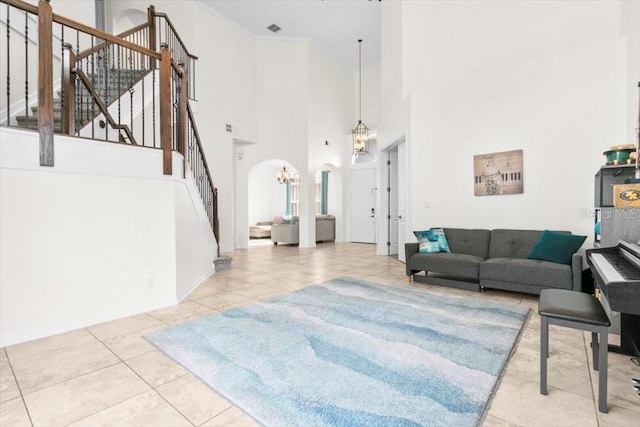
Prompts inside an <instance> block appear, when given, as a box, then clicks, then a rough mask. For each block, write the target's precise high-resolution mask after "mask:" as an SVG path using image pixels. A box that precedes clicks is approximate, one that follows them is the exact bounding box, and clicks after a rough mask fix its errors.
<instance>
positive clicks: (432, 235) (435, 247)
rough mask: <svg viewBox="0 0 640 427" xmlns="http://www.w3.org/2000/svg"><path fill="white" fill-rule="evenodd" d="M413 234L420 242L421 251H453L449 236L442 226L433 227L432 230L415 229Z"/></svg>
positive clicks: (428, 252) (427, 252) (429, 252)
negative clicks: (448, 239) (450, 247)
mask: <svg viewBox="0 0 640 427" xmlns="http://www.w3.org/2000/svg"><path fill="white" fill-rule="evenodd" d="M413 234H414V235H415V236H416V238H417V239H418V242H419V243H420V249H419V252H420V253H423V254H425V253H426V254H432V253H438V252H451V250H450V249H449V243H448V242H447V237H446V236H445V235H444V230H443V229H442V228H432V229H430V230H422V231H414V232H413Z"/></svg>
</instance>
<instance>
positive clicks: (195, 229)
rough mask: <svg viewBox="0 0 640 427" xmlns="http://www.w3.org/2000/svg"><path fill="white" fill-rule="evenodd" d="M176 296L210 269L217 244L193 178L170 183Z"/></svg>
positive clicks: (179, 296) (184, 291)
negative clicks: (173, 193)
mask: <svg viewBox="0 0 640 427" xmlns="http://www.w3.org/2000/svg"><path fill="white" fill-rule="evenodd" d="M174 192H175V239H176V252H175V256H176V260H175V264H176V291H175V292H176V298H177V300H181V299H183V298H184V297H186V296H187V295H188V294H189V293H190V292H191V291H192V290H194V289H195V288H196V287H197V286H198V285H199V284H200V283H202V281H204V280H205V279H206V278H207V277H209V276H210V275H211V274H213V272H214V266H213V260H214V259H215V258H216V257H217V245H216V241H215V236H214V235H213V230H212V229H211V225H210V224H209V221H208V218H207V216H206V212H205V211H204V206H203V205H202V201H201V200H200V199H199V194H198V189H197V187H196V186H195V182H194V181H193V180H185V181H182V182H176V183H175V184H174Z"/></svg>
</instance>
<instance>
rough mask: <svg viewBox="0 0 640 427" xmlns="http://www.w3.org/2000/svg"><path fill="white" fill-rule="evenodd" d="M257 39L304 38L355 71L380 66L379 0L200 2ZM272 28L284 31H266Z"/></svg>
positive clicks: (211, 0)
mask: <svg viewBox="0 0 640 427" xmlns="http://www.w3.org/2000/svg"><path fill="white" fill-rule="evenodd" d="M200 1H203V2H205V3H206V4H207V5H208V6H210V7H212V8H213V9H215V10H216V11H218V12H219V13H220V14H222V15H224V16H226V17H227V18H229V19H230V20H232V21H234V22H236V23H237V24H238V25H240V26H241V27H244V28H246V29H247V30H249V31H250V32H252V33H254V34H255V35H257V36H272V37H276V38H277V37H282V38H283V39H286V38H298V39H299V38H303V39H307V40H309V41H310V42H311V43H314V44H316V45H318V46H320V47H321V48H323V49H324V50H325V51H327V52H329V53H331V54H332V55H334V56H335V57H336V58H337V59H338V60H339V61H341V62H343V63H344V64H345V65H347V66H348V67H350V68H351V69H354V70H356V69H357V68H358V39H362V40H363V42H362V64H363V66H366V65H374V64H378V63H379V62H380V6H381V4H380V2H379V1H377V0H373V1H371V0H200ZM271 24H276V25H278V26H279V27H281V28H282V29H281V30H280V31H278V32H277V33H275V34H274V33H272V32H271V31H269V30H268V29H267V27H268V26H269V25H271Z"/></svg>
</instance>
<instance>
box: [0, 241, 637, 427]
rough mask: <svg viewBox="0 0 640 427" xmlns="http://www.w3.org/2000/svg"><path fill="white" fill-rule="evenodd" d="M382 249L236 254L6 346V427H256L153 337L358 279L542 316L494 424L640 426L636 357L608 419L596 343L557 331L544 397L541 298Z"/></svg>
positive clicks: (0, 361)
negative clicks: (465, 281)
mask: <svg viewBox="0 0 640 427" xmlns="http://www.w3.org/2000/svg"><path fill="white" fill-rule="evenodd" d="M374 252H375V248H374V246H373V245H362V244H347V243H345V244H334V243H323V244H319V245H318V247H317V248H315V249H305V248H298V247H295V246H286V245H279V246H272V245H260V246H256V247H251V248H250V249H248V250H243V251H236V252H234V253H232V254H230V255H232V256H233V263H232V266H233V267H232V269H231V270H229V271H225V272H220V273H216V274H214V275H213V276H212V277H210V278H209V279H207V280H206V281H205V282H204V283H202V284H201V285H200V286H199V287H198V288H197V289H195V290H194V291H193V292H192V293H191V295H190V296H189V297H188V298H187V299H185V300H184V301H183V302H182V303H180V304H178V305H176V306H173V307H169V308H165V309H161V310H157V311H153V312H149V313H144V314H139V315H135V316H131V317H127V318H124V319H119V320H114V321H112V322H108V323H104V324H100V325H94V326H90V327H88V328H85V329H80V330H76V331H71V332H68V333H65V334H60V335H56V336H52V337H48V338H43V339H40V340H36V341H32V342H27V343H24V344H18V345H14V346H10V347H7V348H3V349H0V425H1V426H7V427H16V426H30V425H34V426H53V425H73V426H98V425H110V426H113V425H117V426H125V425H130V426H142V425H158V426H253V425H256V422H255V421H253V420H252V419H251V418H250V417H248V416H247V415H245V414H243V412H242V411H241V410H240V409H239V408H237V407H235V406H234V405H232V404H231V403H230V402H228V401H227V400H225V399H224V398H223V397H222V396H220V395H219V394H217V393H216V392H214V391H213V390H211V389H209V388H208V387H207V386H206V385H204V384H203V383H202V382H200V381H199V380H198V379H197V378H196V377H194V376H193V375H191V374H190V373H189V372H187V371H185V370H184V369H183V368H182V367H180V366H179V365H177V364H176V363H174V362H173V361H171V360H169V359H168V358H167V357H165V356H164V355H163V354H162V353H160V352H159V351H157V350H155V348H154V347H153V346H152V345H150V344H149V343H147V342H146V341H145V340H144V338H142V336H143V335H144V334H146V333H148V332H151V331H154V330H156V329H158V328H163V327H165V326H167V325H172V324H177V323H181V322H186V321H188V320H191V319H194V318H197V317H200V316H206V315H209V314H212V313H216V312H219V311H222V310H226V309H228V308H231V307H236V306H239V305H243V304H250V303H252V302H256V301H259V300H263V299H267V298H270V297H273V296H275V295H279V294H283V293H286V292H290V291H292V290H295V289H299V288H302V287H305V286H307V285H309V284H312V283H318V282H322V281H324V280H327V279H331V278H333V277H339V276H352V277H358V278H362V279H368V280H372V281H377V282H380V283H390V284H395V285H398V286H418V287H422V288H427V289H431V290H433V291H436V292H441V293H445V294H465V295H470V296H472V297H475V298H491V299H496V300H500V301H505V302H509V303H513V304H524V305H527V306H529V307H531V308H533V309H534V313H533V314H532V316H531V318H530V319H529V322H528V323H527V325H526V328H525V330H524V332H523V335H522V338H521V340H520V342H519V344H518V347H517V350H516V352H515V353H514V355H513V357H512V358H511V361H510V362H509V365H508V366H507V368H506V371H505V375H504V377H503V378H502V381H501V383H500V385H499V387H498V389H497V392H496V394H495V396H494V398H493V401H492V402H491V406H490V409H489V411H488V414H487V416H486V418H485V420H484V425H485V426H597V425H600V426H630V427H640V398H638V397H637V396H636V395H635V394H634V393H633V390H632V389H631V383H630V378H631V377H632V376H633V377H636V378H637V377H640V368H638V367H637V366H635V365H633V364H632V363H631V362H630V360H629V357H627V356H621V355H618V354H614V353H610V354H609V413H608V414H601V413H599V412H598V411H597V409H596V406H597V405H596V402H597V399H596V396H595V393H596V392H595V391H594V390H597V375H595V376H594V372H593V371H592V370H590V369H589V363H590V360H589V357H590V351H589V350H590V347H589V341H588V340H589V339H590V338H589V337H590V336H589V335H586V334H585V333H581V332H579V331H574V330H569V329H562V328H557V327H553V328H552V330H551V332H550V354H551V357H550V359H549V394H548V395H547V396H542V395H540V393H539V383H538V374H539V359H538V355H539V349H538V342H539V326H540V319H539V317H538V316H537V314H535V308H536V307H537V297H535V296H531V295H523V294H518V293H509V292H499V291H486V292H482V293H478V292H466V291H460V290H455V289H450V288H445V287H438V286H429V285H421V284H412V285H409V284H408V283H407V280H406V277H405V274H404V264H402V263H400V262H398V261H397V260H396V259H394V258H391V257H383V256H375V255H374ZM355 259H357V260H358V263H357V266H354V265H353V264H354V262H353V260H355Z"/></svg>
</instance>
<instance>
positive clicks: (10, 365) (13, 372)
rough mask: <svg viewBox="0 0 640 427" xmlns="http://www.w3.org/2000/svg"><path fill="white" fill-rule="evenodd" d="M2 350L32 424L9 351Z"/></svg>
mask: <svg viewBox="0 0 640 427" xmlns="http://www.w3.org/2000/svg"><path fill="white" fill-rule="evenodd" d="M2 351H4V355H5V356H6V358H7V363H8V364H9V368H10V369H11V375H13V379H14V380H15V382H16V387H18V393H20V400H22V404H23V405H24V410H25V411H27V417H29V422H30V423H31V425H32V426H33V419H32V418H31V412H29V408H28V407H27V401H26V400H24V394H23V393H22V387H20V383H19V382H18V377H17V376H16V373H15V371H14V370H13V364H12V363H11V359H10V358H9V353H7V351H6V349H2ZM7 402H8V401H7Z"/></svg>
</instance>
